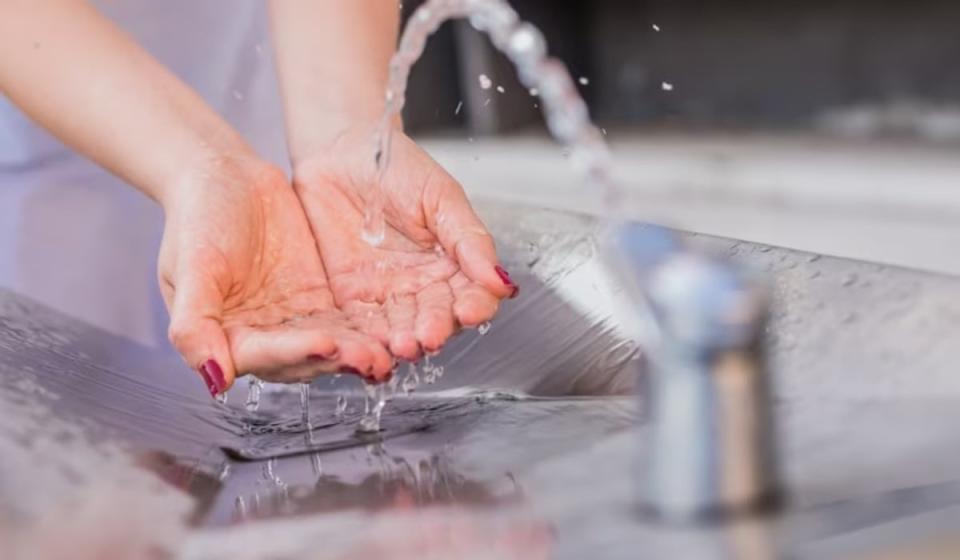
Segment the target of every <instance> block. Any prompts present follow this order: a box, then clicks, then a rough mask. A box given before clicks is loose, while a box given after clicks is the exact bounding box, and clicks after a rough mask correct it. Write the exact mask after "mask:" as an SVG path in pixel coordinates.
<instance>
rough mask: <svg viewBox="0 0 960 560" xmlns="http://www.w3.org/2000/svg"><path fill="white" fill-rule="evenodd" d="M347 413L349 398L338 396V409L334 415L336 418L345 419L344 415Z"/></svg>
mask: <svg viewBox="0 0 960 560" xmlns="http://www.w3.org/2000/svg"><path fill="white" fill-rule="evenodd" d="M346 411H347V397H346V396H344V395H337V408H335V409H334V411H333V415H334V416H335V417H336V418H343V414H344V412H346Z"/></svg>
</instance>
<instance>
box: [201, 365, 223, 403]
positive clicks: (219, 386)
mask: <svg viewBox="0 0 960 560" xmlns="http://www.w3.org/2000/svg"><path fill="white" fill-rule="evenodd" d="M200 374H201V375H203V379H204V380H205V381H206V382H207V389H209V390H210V395H211V396H214V397H215V396H217V395H219V394H220V393H222V392H223V391H224V389H226V388H227V380H226V379H225V378H224V377H223V370H222V369H220V364H218V363H217V361H216V360H207V361H206V362H204V363H203V365H201V366H200Z"/></svg>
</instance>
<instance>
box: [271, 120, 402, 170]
mask: <svg viewBox="0 0 960 560" xmlns="http://www.w3.org/2000/svg"><path fill="white" fill-rule="evenodd" d="M382 118H383V106H382V104H381V105H380V106H377V107H375V108H370V109H357V108H354V109H353V110H342V111H338V110H330V111H324V112H319V113H318V114H317V115H316V117H315V118H313V119H303V120H299V121H298V122H300V123H308V122H312V123H314V126H311V127H302V126H301V127H294V126H291V127H290V128H291V130H290V132H289V138H288V143H289V147H290V161H291V164H292V166H293V168H294V169H297V168H298V167H299V166H300V165H302V164H304V163H306V162H309V161H312V160H314V159H316V158H317V157H318V156H320V155H322V154H324V153H327V152H330V151H333V148H334V147H335V146H337V145H338V144H339V143H342V142H350V141H353V140H361V141H363V140H365V139H369V141H370V145H371V150H372V149H373V148H372V146H373V142H374V135H376V133H377V130H378V129H379V127H380V126H381V119H382ZM389 126H390V129H391V130H392V131H393V132H394V133H402V132H403V120H402V118H401V117H400V116H399V115H396V116H394V118H393V119H392V120H391V121H390V123H389Z"/></svg>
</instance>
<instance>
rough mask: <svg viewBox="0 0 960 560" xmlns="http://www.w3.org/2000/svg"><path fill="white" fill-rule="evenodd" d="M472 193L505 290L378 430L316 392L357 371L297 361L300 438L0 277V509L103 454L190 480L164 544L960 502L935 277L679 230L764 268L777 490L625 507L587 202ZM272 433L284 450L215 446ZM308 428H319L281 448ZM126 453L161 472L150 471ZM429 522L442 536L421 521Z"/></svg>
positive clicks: (96, 478)
mask: <svg viewBox="0 0 960 560" xmlns="http://www.w3.org/2000/svg"><path fill="white" fill-rule="evenodd" d="M479 209H480V211H481V214H482V215H483V217H484V218H485V220H486V221H487V223H488V225H489V226H490V227H491V229H492V231H493V232H494V234H495V236H496V238H497V241H498V245H499V246H500V248H501V251H502V252H503V254H504V255H505V261H506V264H507V266H508V268H509V269H510V270H511V273H512V274H513V275H514V277H515V278H516V279H517V281H518V283H519V284H520V286H521V290H522V292H521V297H520V298H518V299H516V300H513V301H510V302H507V303H506V304H505V305H504V307H503V310H502V312H501V314H500V315H498V317H497V318H496V319H495V320H494V322H493V326H492V329H491V330H490V331H489V332H488V333H487V334H485V335H483V336H481V335H480V334H479V333H478V332H476V331H471V332H466V333H463V334H462V335H460V337H459V338H458V339H456V340H455V341H454V342H452V343H451V344H450V345H449V347H448V348H446V349H445V350H444V352H443V353H442V354H441V355H440V356H438V357H437V358H436V360H437V361H438V362H439V363H441V364H443V365H444V366H445V370H446V372H447V373H446V375H445V376H444V377H443V378H442V379H441V380H440V381H439V382H438V383H436V384H435V385H433V386H431V387H429V390H424V391H420V392H418V393H417V394H416V395H415V396H413V397H410V398H409V399H398V400H397V401H396V402H393V403H391V404H389V405H388V406H387V409H386V411H385V414H384V423H385V426H386V427H387V431H386V432H385V433H384V437H382V438H379V439H378V438H372V439H371V438H367V439H363V438H360V439H356V438H354V437H353V435H352V429H351V428H350V426H349V425H346V426H345V425H342V422H340V421H339V420H337V419H336V418H334V416H333V409H334V404H333V402H334V399H335V397H334V396H333V392H332V391H333V390H334V389H340V390H348V389H351V388H353V389H356V385H355V384H354V382H353V381H351V380H349V379H347V378H346V377H343V378H341V379H339V380H334V379H333V378H326V379H321V380H318V381H317V382H315V383H314V390H313V397H312V404H311V410H312V411H313V415H312V423H313V424H314V425H316V426H324V425H327V424H329V426H330V427H329V428H324V429H318V430H317V431H316V433H315V434H312V435H313V437H314V438H316V439H315V440H314V441H311V440H310V439H309V437H310V435H311V434H307V433H306V431H305V430H303V429H302V427H300V426H299V424H298V422H299V418H300V413H301V412H300V407H299V404H298V397H297V394H296V393H295V392H293V391H291V390H289V389H284V388H275V389H273V390H271V391H268V392H267V394H266V395H265V397H264V401H263V403H262V405H261V411H260V412H259V413H258V417H259V418H261V419H264V418H265V419H268V420H269V421H272V422H278V423H282V421H286V426H287V429H286V430H285V433H284V434H280V435H279V436H278V435H276V434H273V435H271V434H257V433H256V430H255V429H252V428H251V427H250V426H253V425H255V424H256V422H251V421H250V420H249V418H246V417H245V414H246V413H244V412H243V406H242V401H243V397H244V396H245V395H244V383H243V382H241V383H238V388H237V389H236V390H235V391H234V392H233V393H232V394H231V396H230V407H229V410H228V409H222V408H219V407H218V406H217V405H216V404H214V403H212V402H210V401H209V399H208V398H206V397H205V395H204V394H203V389H202V387H201V386H200V385H201V384H200V383H197V382H196V379H195V378H194V375H193V374H192V373H191V372H189V371H187V369H186V367H185V366H184V365H182V364H180V363H179V362H178V361H177V360H175V359H172V358H170V357H169V356H166V355H163V354H160V353H158V352H155V351H152V350H150V349H147V348H143V347H140V346H137V345H135V344H133V343H131V342H129V341H126V340H122V339H119V338H116V337H113V336H111V335H108V334H106V333H103V332H101V331H98V330H96V329H94V328H92V327H89V326H87V325H83V324H81V323H79V322H77V321H73V320H70V319H68V318H66V317H64V316H62V315H60V314H58V313H56V312H53V311H50V310H48V309H45V308H43V307H42V306H39V305H37V304H35V303H32V302H30V301H28V300H26V299H24V298H21V297H19V296H17V295H15V294H11V293H2V294H0V410H2V411H3V416H4V419H5V422H6V423H7V425H8V428H7V429H6V430H5V431H3V432H2V433H0V481H2V482H0V508H2V509H0V513H4V512H5V513H6V517H7V518H8V519H16V520H18V521H17V522H18V523H23V524H26V526H29V525H30V524H31V523H33V522H34V521H35V520H37V519H40V518H42V517H44V516H45V515H48V513H49V512H51V511H58V508H63V507H69V506H64V505H62V504H61V502H63V498H64V497H66V496H70V495H73V494H74V493H76V492H80V489H91V488H92V489H94V490H96V489H97V488H102V487H103V485H104V484H105V483H104V480H105V479H111V480H115V479H116V477H117V476H120V475H118V473H122V476H123V477H126V478H125V480H129V482H128V483H126V485H125V486H124V488H125V489H126V490H125V495H126V498H125V499H133V497H136V496H141V495H142V496H146V495H151V496H156V495H158V494H159V495H160V498H157V499H158V500H159V502H158V503H160V504H163V507H161V506H159V505H157V504H156V503H154V502H150V503H149V504H150V505H144V506H143V507H144V508H145V509H148V510H150V511H154V509H155V510H156V511H155V516H154V517H155V519H167V518H170V519H175V520H179V519H180V515H181V513H182V509H183V507H180V508H179V509H178V508H177V507H172V506H171V507H166V506H168V505H170V504H178V503H179V501H178V500H182V496H181V492H180V491H181V490H182V491H186V492H187V493H188V494H190V495H192V496H193V501H192V502H191V503H190V506H189V508H190V510H191V511H192V517H191V521H190V524H189V525H188V528H186V529H183V530H184V531H185V536H183V537H182V539H181V540H177V541H176V542H171V540H170V538H169V537H168V536H166V535H167V534H166V533H163V534H160V532H159V531H158V532H157V533H158V536H157V538H158V539H161V541H162V542H164V543H165V545H166V546H168V547H170V548H172V549H174V550H175V552H176V554H178V555H179V556H181V557H186V558H207V557H230V558H259V557H266V556H268V555H273V556H280V557H310V554H311V553H313V552H315V551H317V550H323V551H324V552H325V556H326V557H341V556H342V557H365V556H368V555H372V554H374V553H384V551H385V552H386V553H390V554H396V555H401V554H400V553H401V552H402V551H406V550H409V549H408V548H404V547H405V546H406V545H410V546H411V547H414V548H415V549H416V547H418V546H419V547H421V548H422V547H426V549H428V550H433V551H436V550H437V549H438V548H440V549H445V548H444V547H446V548H449V549H450V550H456V551H457V554H458V555H459V556H461V557H472V556H470V555H471V554H474V557H489V555H490V551H491V550H494V549H492V548H491V547H494V546H498V547H501V548H497V549H496V551H498V555H497V557H507V558H510V557H524V558H528V557H548V556H549V557H560V558H584V557H587V556H592V557H597V558H626V557H629V558H644V557H649V558H661V557H663V556H664V555H665V554H667V553H675V554H681V553H687V554H686V555H685V556H684V557H697V556H706V557H712V556H714V555H715V556H717V557H738V556H743V557H782V556H786V557H810V558H824V557H831V556H837V557H846V556H853V557H860V556H864V555H869V554H873V553H874V552H876V551H878V550H885V549H887V548H891V547H897V546H912V545H913V544H915V543H918V542H920V543H923V542H927V541H928V540H930V539H936V538H939V536H941V535H944V534H948V533H949V531H955V530H956V529H958V528H960V514H958V511H960V509H958V506H960V487H958V485H957V484H955V481H957V480H960V476H958V475H957V473H960V445H958V444H960V429H957V426H960V376H957V375H956V372H955V370H956V367H955V364H957V363H960V362H958V359H960V340H956V339H955V337H957V338H960V328H958V327H960V323H958V321H960V281H958V280H957V279H954V278H950V277H944V276H937V275H932V274H927V273H920V272H915V271H910V270H904V269H897V268H891V267H884V266H878V265H875V264H871V263H862V262H855V261H850V260H843V259H835V258H830V257H825V256H824V257H821V256H818V255H809V254H803V253H798V252H795V251H790V250H786V249H781V248H776V247H766V246H761V245H756V244H751V243H746V242H739V241H733V240H726V239H718V238H711V237H705V236H697V235H687V238H688V241H689V242H690V243H691V244H693V245H694V246H696V247H698V248H702V249H703V250H707V251H711V252H714V253H717V254H721V255H725V256H726V257H728V258H730V259H732V260H733V261H735V262H737V263H739V264H741V265H743V266H746V267H750V268H753V269H756V270H758V271H760V272H762V273H764V274H765V275H766V276H767V277H768V278H769V279H770V282H771V289H772V292H773V294H774V302H773V315H772V317H771V321H770V324H769V341H770V352H771V355H770V359H771V361H772V371H773V373H774V374H775V379H774V381H775V383H774V388H775V398H774V400H775V402H774V411H775V413H776V415H777V424H778V434H779V437H778V439H777V445H778V447H779V451H780V458H781V464H782V466H783V468H784V471H785V479H786V486H787V489H788V491H789V494H790V502H789V507H788V509H787V511H786V512H785V514H784V515H783V516H782V517H781V518H779V519H778V520H765V521H763V522H762V523H753V524H748V525H743V524H738V525H736V526H731V527H713V528H710V529H689V528H687V529H678V528H665V527H662V526H659V525H657V524H654V523H651V522H649V521H648V520H645V519H643V518H642V517H641V516H639V515H637V512H636V507H635V505H636V503H637V492H638V490H637V488H638V482H639V479H640V474H639V472H638V460H639V458H640V457H641V456H642V455H643V453H644V452H645V449H643V447H642V444H641V441H642V439H641V437H640V436H641V434H642V432H643V430H644V429H645V425H646V420H645V414H644V412H645V411H644V407H643V404H642V403H643V379H644V370H643V349H642V348H639V347H638V345H637V344H636V342H635V341H634V337H633V334H632V333H633V329H634V327H633V326H632V325H629V324H625V323H624V322H623V321H622V320H619V319H617V314H616V313H615V311H616V310H617V306H618V305H620V303H618V302H619V301H620V299H619V297H618V294H617V292H618V287H617V283H616V281H615V280H613V279H612V278H611V277H610V276H609V275H608V273H607V271H606V269H605V268H604V267H603V266H602V264H601V261H600V258H599V255H598V251H597V247H596V244H595V243H594V241H593V239H592V237H591V233H592V232H593V231H594V230H595V228H596V224H595V223H594V222H593V221H592V220H591V219H588V218H586V217H583V216H577V215H572V214H564V213H557V212H550V211H542V210H537V209H532V208H518V207H506V206H504V205H501V204H497V203H481V204H480V205H479ZM358 394H359V393H358ZM638 397H639V398H638ZM356 398H357V399H359V397H356ZM354 402H355V403H356V402H357V401H354ZM411 418H413V419H416V420H417V422H410V419H411ZM279 438H286V439H287V442H288V443H289V445H288V446H287V447H286V448H285V449H286V451H285V452H289V453H293V454H292V455H288V456H285V457H282V458H279V459H273V460H269V461H239V460H233V459H231V458H230V457H229V456H228V455H227V454H226V453H225V452H224V449H225V448H226V449H233V450H234V451H236V450H238V449H243V448H244V447H249V446H250V445H251V444H252V442H259V443H260V444H263V443H264V442H266V445H267V448H269V445H270V442H273V441H276V440H277V439H279ZM301 442H302V443H301ZM317 442H319V443H321V444H331V445H327V446H325V447H322V449H323V450H322V451H312V452H308V453H301V454H297V452H298V451H303V450H305V449H321V447H317ZM332 444H337V445H332ZM117 448H119V449H120V450H121V451H117V450H116V449H117ZM131 457H132V459H131ZM144 466H146V467H147V468H146V469H144ZM145 471H152V472H155V473H159V474H160V475H161V476H162V477H163V478H164V479H166V480H168V481H170V482H171V483H172V486H175V487H178V488H179V489H180V490H173V489H172V488H166V489H162V490H158V489H156V488H155V487H154V486H152V485H151V484H152V483H151V482H150V481H151V480H152V479H151V478H150V477H145V476H144V475H143V473H144V472H145ZM31 480H34V481H35V480H42V481H44V483H43V484H31ZM91 491H93V490H91ZM80 495H87V494H82V492H81V494H80ZM145 503H146V502H145ZM151 508H154V509H151ZM174 512H176V513H174ZM2 518H3V516H2V515H0V520H2ZM255 520H263V521H262V522H261V521H257V522H254V521H255ZM267 520H268V521H267ZM131 522H132V521H131ZM0 523H2V521H0ZM174 525H176V523H174ZM438 532H442V533H443V534H444V535H447V537H445V539H446V540H442V542H440V541H437V540H436V539H433V540H431V539H429V538H427V537H426V536H425V535H434V534H438ZM477 535H480V537H478V536H477ZM145 538H148V537H145ZM418 539H419V540H418ZM414 541H416V542H414ZM181 543H183V544H181ZM411 543H413V544H411ZM731 543H733V544H731ZM417 550H420V549H417ZM378 551H379V552H378ZM751 551H752V552H751ZM484 554H486V556H484ZM746 554H754V556H745V555H746ZM858 555H859V556H858ZM864 557H866V556H864Z"/></svg>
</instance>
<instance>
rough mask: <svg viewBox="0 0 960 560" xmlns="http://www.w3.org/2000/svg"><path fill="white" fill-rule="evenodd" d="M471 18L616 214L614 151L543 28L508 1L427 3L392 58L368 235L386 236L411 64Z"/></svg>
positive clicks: (366, 220)
mask: <svg viewBox="0 0 960 560" xmlns="http://www.w3.org/2000/svg"><path fill="white" fill-rule="evenodd" d="M461 17H467V18H469V21H470V24H471V25H472V26H473V27H474V28H475V29H477V30H479V31H483V32H485V33H487V34H488V35H489V36H490V39H491V41H492V42H493V45H494V46H495V47H496V48H497V49H499V50H500V51H502V52H503V53H504V54H506V55H507V57H508V58H509V59H510V60H511V61H512V62H513V64H514V66H516V68H517V74H518V76H519V78H520V81H521V82H522V83H523V85H524V86H525V87H526V88H527V89H528V90H530V91H536V92H537V95H538V96H539V97H540V98H541V99H542V102H543V111H544V114H545V117H546V121H547V126H548V128H549V129H550V133H551V134H552V135H553V137H554V138H556V139H557V141H559V142H560V143H561V144H563V145H564V146H567V147H569V149H570V152H571V155H572V156H573V157H572V161H573V163H574V165H575V166H576V167H577V169H578V171H580V172H581V173H583V175H584V177H585V178H586V181H587V183H588V184H590V185H591V186H594V187H599V188H600V189H602V194H603V200H604V205H605V209H606V212H607V215H608V216H610V217H619V216H620V212H621V210H619V208H620V207H621V206H622V205H619V204H617V201H618V198H619V191H618V190H617V189H616V188H615V186H614V184H613V182H612V180H611V178H610V172H609V170H610V152H609V150H608V149H607V145H606V142H605V141H604V138H603V134H602V133H601V132H600V131H599V130H598V129H597V128H596V127H595V126H594V125H593V124H592V123H591V122H590V118H589V115H588V112H587V105H586V103H584V101H583V99H582V98H581V97H580V94H579V93H578V91H577V87H576V85H575V84H574V82H573V80H572V79H571V78H570V74H569V73H568V72H567V69H566V67H565V66H564V64H563V63H562V62H560V61H559V60H557V59H556V58H552V57H548V56H547V45H546V41H545V40H544V38H543V35H542V34H541V33H540V31H539V30H538V29H537V28H536V27H534V26H532V25H530V24H529V23H526V22H523V21H521V20H520V18H519V17H518V16H517V13H516V12H515V11H514V10H513V8H512V7H510V5H509V4H508V3H507V2H505V1H504V0H429V1H427V2H426V3H424V4H423V5H421V6H420V7H419V8H417V10H416V11H415V12H414V13H413V16H412V17H411V18H410V20H409V21H408V23H407V25H406V28H405V29H404V30H403V36H402V37H401V39H400V45H399V47H398V48H397V52H396V54H394V55H393V58H392V59H391V61H390V76H389V81H388V84H387V91H386V106H385V109H384V112H383V116H382V117H381V120H380V123H379V126H378V129H377V133H376V136H375V145H376V151H375V158H374V160H375V163H376V168H377V184H376V185H375V188H374V189H373V193H372V196H371V197H370V200H369V201H368V203H367V207H366V209H365V211H364V222H363V233H362V236H363V238H364V239H365V240H366V241H367V242H369V243H371V244H373V245H378V244H379V243H380V242H381V241H382V240H383V234H384V231H385V225H384V217H383V204H384V195H383V189H384V188H385V185H384V184H383V181H382V178H383V176H384V173H385V171H386V169H387V167H388V166H389V163H390V162H389V155H390V145H391V144H390V143H391V135H392V129H391V126H390V123H391V122H392V121H393V119H394V117H395V116H396V115H399V113H400V111H401V110H402V109H403V105H404V103H405V101H406V88H407V78H408V77H409V75H410V67H411V66H412V65H413V64H414V63H415V62H416V61H417V59H418V58H420V55H421V54H422V53H423V49H424V47H425V46H426V41H427V38H428V37H429V36H430V35H431V34H432V33H433V32H434V31H436V30H437V28H438V27H440V25H441V24H442V23H443V22H444V21H446V20H448V19H454V18H461Z"/></svg>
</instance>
